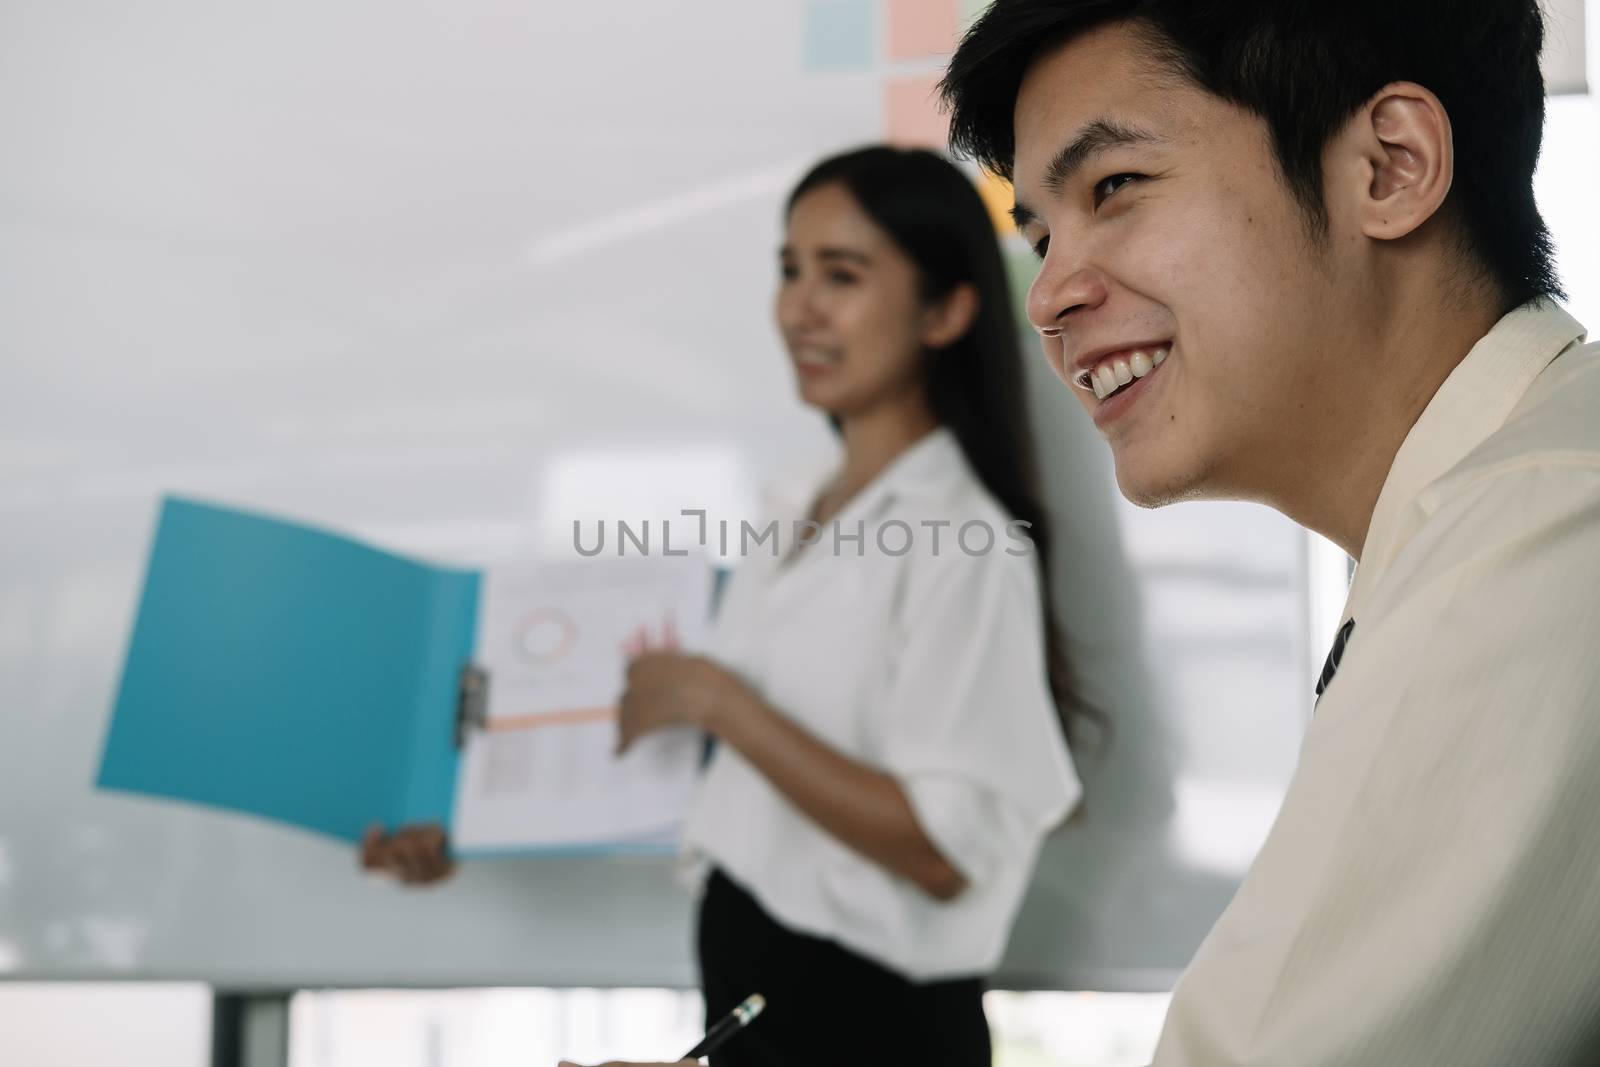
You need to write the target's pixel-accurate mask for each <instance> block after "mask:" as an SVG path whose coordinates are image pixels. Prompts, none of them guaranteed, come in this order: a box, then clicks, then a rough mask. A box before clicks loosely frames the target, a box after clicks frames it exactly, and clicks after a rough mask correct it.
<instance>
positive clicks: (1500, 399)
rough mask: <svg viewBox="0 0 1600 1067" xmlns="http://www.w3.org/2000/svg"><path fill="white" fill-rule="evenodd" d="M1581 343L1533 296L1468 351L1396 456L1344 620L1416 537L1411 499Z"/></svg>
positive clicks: (1562, 315)
mask: <svg viewBox="0 0 1600 1067" xmlns="http://www.w3.org/2000/svg"><path fill="white" fill-rule="evenodd" d="M1583 338H1584V328H1583V326H1582V325H1581V324H1579V322H1578V321H1577V320H1576V319H1574V318H1573V317H1572V316H1571V315H1569V314H1567V313H1566V312H1565V311H1563V310H1562V309H1561V308H1560V307H1557V306H1556V305H1555V304H1554V303H1552V302H1551V301H1549V300H1545V299H1538V300H1533V301H1530V302H1529V303H1526V304H1523V305H1522V306H1521V307H1518V308H1516V309H1514V310H1512V311H1511V312H1509V313H1507V314H1506V315H1505V316H1504V317H1503V318H1501V319H1500V321H1499V322H1497V323H1495V325H1494V327H1493V329H1491V330H1490V331H1489V332H1488V333H1486V334H1484V335H1483V337H1481V338H1479V340H1478V343H1477V344H1475V345H1473V346H1472V350H1471V351H1470V352H1468V353H1467V355H1466V358H1465V359H1463V360H1462V361H1461V362H1460V363H1459V364H1457V366H1456V368H1455V370H1453V371H1451V372H1450V376H1449V377H1448V378H1446V379H1445V380H1444V384H1443V385H1441V386H1440V387H1439V391H1438V392H1437V393H1435V394H1434V396H1433V399H1432V400H1430V401H1429V402H1428V406H1427V408H1425V409H1424V410H1423V412H1422V417H1421V418H1419V419H1418V420H1417V421H1416V424H1415V425H1413V426H1412V427H1411V432H1410V433H1408V434H1406V439H1405V441H1404V442H1402V443H1401V445H1400V450H1399V451H1398V452H1396V453H1395V457H1394V463H1393V464H1392V465H1391V466H1390V468H1389V476H1388V477H1387V478H1386V479H1385V480H1384V483H1383V489H1382V491H1380V492H1379V494H1378V503H1377V506H1376V507H1374V508H1373V511H1372V522H1371V524H1370V525H1369V526H1368V527H1367V538H1366V541H1365V543H1364V544H1363V545H1362V549H1361V563H1360V566H1359V567H1357V568H1356V575H1355V580H1354V581H1353V582H1352V583H1351V587H1350V596H1349V599H1348V600H1347V601H1346V605H1345V618H1347V619H1348V618H1350V617H1351V616H1352V615H1353V614H1354V611H1355V609H1356V607H1357V605H1358V603H1359V602H1360V601H1361V600H1362V599H1363V597H1364V596H1365V595H1366V593H1367V591H1368V590H1370V589H1371V588H1372V586H1373V585H1375V584H1376V583H1377V581H1378V579H1379V578H1380V577H1381V576H1382V574H1383V572H1384V570H1385V569H1386V568H1387V567H1388V565H1389V563H1390V562H1391V561H1393V559H1394V557H1395V555H1396V554H1397V553H1398V552H1399V551H1400V549H1401V547H1402V546H1403V545H1404V544H1405V542H1406V539H1407V538H1408V537H1409V536H1410V535H1411V534H1412V533H1413V532H1415V525H1416V522H1417V517H1416V516H1415V514H1414V513H1413V511H1412V507H1411V505H1412V504H1413V503H1414V502H1415V501H1416V498H1417V497H1418V496H1419V495H1420V494H1421V493H1422V491H1423V490H1424V489H1426V488H1427V487H1428V486H1429V485H1430V484H1432V483H1433V482H1435V481H1437V480H1438V479H1439V478H1441V477H1443V476H1444V475H1445V474H1446V473H1447V472H1448V471H1449V470H1450V469H1451V468H1453V467H1455V466H1456V465H1457V464H1458V463H1460V462H1461V461H1462V460H1463V459H1465V458H1466V457H1467V455H1468V454H1469V453H1470V452H1472V450H1473V449H1475V448H1477V447H1478V446H1479V445H1480V444H1482V443H1483V442H1484V440H1486V439H1487V438H1488V437H1489V436H1490V435H1491V434H1493V433H1494V432H1495V431H1496V430H1498V429H1499V428H1500V427H1501V426H1503V425H1504V424H1505V421H1506V418H1507V417H1508V416H1509V415H1510V414H1511V411H1512V409H1513V408H1514V407H1516V404H1517V401H1519V400H1520V399H1521V398H1522V395H1523V394H1524V393H1526V392H1527V391H1528V387H1529V386H1531V385H1532V384H1533V381H1534V379H1535V378H1537V377H1538V376H1539V374H1540V372H1542V371H1543V370H1544V369H1545V368H1546V367H1548V366H1549V365H1550V364H1551V363H1552V362H1553V361H1554V360H1555V358H1556V357H1557V356H1559V355H1560V354H1561V353H1562V352H1564V351H1566V350H1567V349H1568V348H1570V347H1571V346H1572V345H1573V344H1575V343H1578V342H1581V341H1582V340H1583Z"/></svg>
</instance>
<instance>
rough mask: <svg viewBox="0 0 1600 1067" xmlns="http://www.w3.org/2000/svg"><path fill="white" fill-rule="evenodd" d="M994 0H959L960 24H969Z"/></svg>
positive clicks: (964, 25)
mask: <svg viewBox="0 0 1600 1067" xmlns="http://www.w3.org/2000/svg"><path fill="white" fill-rule="evenodd" d="M993 2H994V0H961V25H962V26H963V27H966V26H970V25H972V24H973V22H975V21H976V20H977V18H978V16H979V15H981V14H983V13H984V12H985V11H987V10H989V5H990V4H991V3H993Z"/></svg>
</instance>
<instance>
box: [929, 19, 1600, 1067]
mask: <svg viewBox="0 0 1600 1067" xmlns="http://www.w3.org/2000/svg"><path fill="white" fill-rule="evenodd" d="M1541 39H1542V25H1541V20H1540V15H1539V11H1538V9H1537V6H1536V4H1535V3H1534V2H1533V0H1454V2H1451V3H1448V4H1447V3H1442V2H1431V3H1430V2H1406V0H1400V2H1393V0H1390V2H1386V3H1383V4H1378V3H1373V2H1370V0H1328V2H1324V3H1310V2H1303V0H1258V2H1247V0H1232V2H1226V3H1196V2H1194V0H1169V2H1160V0H1144V2H1138V0H998V2H997V3H995V4H994V5H993V7H991V8H990V10H989V11H988V13H987V14H986V15H985V16H984V17H983V18H982V19H981V20H980V21H979V22H978V23H976V24H975V25H974V27H973V28H972V29H971V31H970V32H969V33H968V35H967V37H966V39H965V41H964V42H963V44H962V46H961V48H960V50H959V51H958V52H957V54H956V56H955V58H954V60H953V62H952V63H951V66H950V70H949V73H948V75H947V77H946V79H945V83H944V90H945V95H946V99H947V101H948V102H949V104H950V105H951V111H952V141H953V143H954V145H955V146H956V148H957V149H958V150H959V151H962V152H964V153H966V154H969V155H971V156H973V157H975V158H976V159H978V160H979V161H980V162H982V163H983V164H985V165H986V166H988V167H989V168H991V169H993V170H995V171H997V172H998V173H1000V174H1002V175H1005V176H1007V177H1009V178H1011V179H1012V180H1013V182H1014V185H1015V189H1016V200H1017V204H1016V209H1015V216H1016V220H1017V223H1018V225H1019V227H1020V229H1021V231H1022V233H1023V234H1024V235H1025V236H1026V237H1027V239H1028V241H1029V242H1030V243H1031V244H1032V245H1033V246H1034V248H1035V250H1036V251H1037V253H1038V254H1039V256H1040V260H1041V262H1040V266H1039V274H1038V278H1037V280H1036V281H1035V282H1034V284H1033V286H1032V288H1031V290H1030V292H1029V294H1028V305H1027V306H1028V317H1029V319H1030V320H1031V321H1032V323H1033V325H1034V326H1035V327H1036V328H1037V329H1038V330H1039V332H1040V334H1041V335H1042V337H1043V348H1044V353H1045V356H1046V358H1047V359H1049V361H1050V363H1051V364H1052V366H1053V367H1054V368H1055V370H1056V372H1057V374H1058V375H1059V376H1060V377H1061V378H1062V379H1063V381H1064V382H1065V383H1066V384H1067V386H1068V387H1069V388H1071V389H1072V391H1073V392H1074V394H1075V395H1076V396H1077V397H1078V398H1079V400H1080V401H1081V402H1082V403H1083V405H1084V408H1085V410H1086V411H1087V412H1088V413H1089V415H1090V416H1091V417H1092V418H1093V419H1094V421H1095V424H1096V426H1097V427H1098V428H1099V430H1100V432H1101V433H1102V435H1103V436H1104V437H1105V438H1106V440H1107V442H1108V443H1109V444H1110V447H1111V450H1112V453H1113V456H1114V458H1115V463H1116V473H1117V481H1118V484H1119V485H1120V486H1121V488H1122V491H1123V493H1124V494H1125V495H1126V496H1127V497H1128V498H1129V499H1131V500H1133V501H1135V502H1137V503H1140V504H1144V505H1148V506H1156V505H1160V504H1166V503H1170V502H1174V501H1180V500H1188V499H1200V498H1231V499H1244V500H1254V501H1260V502H1263V503H1266V504H1269V505H1271V506H1273V507H1275V508H1277V509H1279V510H1280V511H1282V512H1283V513H1285V514H1286V515H1289V516H1290V517H1292V518H1294V519H1296V520H1297V521H1299V522H1301V523H1303V524H1304V525H1306V526H1308V527H1310V528H1311V529H1313V530H1316V531H1318V532H1319V533H1322V534H1324V535H1325V536H1327V537H1328V538H1330V539H1331V540H1333V541H1334V542H1335V543H1337V544H1339V545H1340V546H1342V547H1343V548H1344V549H1345V550H1346V551H1348V552H1349V553H1350V554H1351V555H1352V556H1354V557H1356V558H1357V559H1358V560H1359V567H1358V570H1357V572H1356V577H1355V580H1354V583H1353V586H1352V589H1351V593H1350V599H1349V601H1348V603H1347V605H1346V609H1345V619H1344V626H1343V627H1342V629H1341V631H1340V638H1339V641H1338V643H1337V645H1336V646H1335V649H1334V650H1333V652H1332V653H1331V654H1330V656H1329V659H1328V663H1327V666H1326V667H1325V669H1324V670H1323V672H1322V677H1321V678H1320V679H1319V680H1318V683H1317V685H1316V690H1317V693H1318V694H1319V706H1318V709H1317V713H1316V715H1315V717H1314V719H1313V722H1312V725H1311V727H1310V729H1309V732H1308V734H1307V737H1306V740H1305V743H1304V747H1303V750H1302V755H1301V761H1300V766H1299V769H1298V771H1297V774H1296V776H1295V779H1294V781H1293V783H1292V785H1291V786H1290V789H1289V793H1288V796H1287V798H1286V800H1285V803H1284V806H1283V808H1282V811H1281V813H1280V815H1279V818H1278V821H1277V823H1276V825H1275V826H1274V828H1273V831H1272V833H1271V835H1270V837H1269V839H1268V841H1267V842H1266V844H1265V846H1264V848H1263V849H1262V851H1261V853H1260V855H1259V857H1258V858H1257V860H1256V862H1255V864H1254V866H1253V867H1252V869H1251V872H1250V874H1249V876H1248V877H1247V879H1246V880H1245V882H1244V884H1243V886H1242V887H1241V889H1240V891H1239V893H1238V895H1237V896H1236V898H1235V899H1234V901H1233V903H1232V904H1231V905H1230V907H1229V908H1228V910H1227V912H1226V913H1225V914H1224V915H1223V917H1222V918H1221V920H1220V921H1219V922H1218V924H1217V926H1216V928H1215V929H1214V930H1213V931H1212V933H1211V935H1210V937H1209V938H1208V939H1207V940H1206V942H1205V944H1204V945H1203V946H1202V947H1201V949H1200V951H1199V953H1198V955H1197V956H1196V958H1195V959H1194V961H1193V963H1192V965H1191V966H1190V968H1189V970H1188V972H1187V973H1186V974H1185V976H1184V978H1183V980H1182V981H1181V982H1180V984H1179V986H1178V988H1177V990H1176V992H1175V994H1174V996H1173V1001H1172V1008H1171V1011H1170V1014H1169V1016H1168V1020H1167V1025H1166V1028H1165V1030H1164V1032H1163V1036H1162V1040H1161V1044H1160V1047H1159V1050H1158V1052H1157V1056H1156V1064H1157V1067H1181V1065H1196V1067H1213V1065H1224V1064H1226V1065H1252V1067H1254V1065H1263V1067H1265V1065H1271V1067H1332V1065H1336V1064H1337V1065H1356V1064H1360V1065H1385V1067H1388V1065H1434V1064H1438V1065H1447V1064H1448V1065H1450V1067H1474V1065H1483V1067H1488V1065H1494V1067H1505V1065H1520V1064H1539V1065H1555V1064H1568V1063H1572V1064H1576V1063H1585V1064H1587V1063H1597V1062H1600V818H1596V816H1595V814H1594V813H1595V811H1596V808H1597V802H1600V351H1597V350H1596V349H1595V348H1592V347H1591V348H1585V347H1583V344H1582V341H1583V328H1582V327H1581V326H1580V325H1579V324H1578V323H1576V322H1575V321H1574V320H1573V319H1572V318H1570V317H1569V316H1568V315H1567V314H1566V313H1565V312H1563V311H1562V310H1560V309H1559V308H1558V307H1556V306H1555V304H1554V303H1552V302H1551V301H1550V299H1549V298H1551V297H1553V296H1556V295H1559V290H1558V289H1557V285H1556V282H1555V278H1554V273H1553V269H1552V265H1551V249H1550V241H1549V237H1548V234H1547V232H1546V230H1545V228H1544V225H1543V223H1542V222H1541V220H1540V218H1539V214H1538V211H1537V208H1536V207H1535V204H1534V199H1533V190H1532V178H1533V169H1534V163H1535V160H1536V159H1537V156H1538V150H1539V141H1540V136H1541V132H1542V123H1543V114H1544V105H1543V84H1542V80H1541V77H1540V73H1539V66H1538V59H1539V50H1540V45H1541Z"/></svg>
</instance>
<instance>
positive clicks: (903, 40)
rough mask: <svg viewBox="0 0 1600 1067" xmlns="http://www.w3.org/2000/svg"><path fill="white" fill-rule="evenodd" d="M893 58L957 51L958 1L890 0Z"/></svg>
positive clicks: (890, 48) (915, 57) (889, 29)
mask: <svg viewBox="0 0 1600 1067" xmlns="http://www.w3.org/2000/svg"><path fill="white" fill-rule="evenodd" d="M888 22H889V26H888V42H889V58H890V59H925V58H927V57H928V56H947V55H949V54H950V53H952V52H954V51H955V50H956V0H888Z"/></svg>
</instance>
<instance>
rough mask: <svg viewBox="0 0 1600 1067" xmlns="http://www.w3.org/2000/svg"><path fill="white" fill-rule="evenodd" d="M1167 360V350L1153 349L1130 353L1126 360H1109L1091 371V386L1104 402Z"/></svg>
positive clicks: (1097, 396) (1122, 358)
mask: <svg viewBox="0 0 1600 1067" xmlns="http://www.w3.org/2000/svg"><path fill="white" fill-rule="evenodd" d="M1166 360H1167V350H1166V349H1165V348H1153V349H1150V350H1149V351H1146V350H1145V349H1142V348H1141V349H1137V350H1136V351H1133V352H1130V353H1129V354H1128V355H1127V357H1126V358H1124V357H1122V356H1118V357H1116V358H1115V359H1108V360H1106V361H1105V362H1103V363H1101V364H1100V365H1099V366H1098V367H1096V368H1095V369H1094V370H1092V371H1090V372H1089V386H1090V387H1091V388H1092V389H1094V395H1095V397H1096V399H1099V400H1104V399H1105V398H1106V397H1108V396H1110V395H1111V394H1112V393H1114V392H1116V391H1117V390H1118V389H1121V388H1122V387H1123V386H1124V385H1127V384H1128V383H1129V382H1131V381H1133V380H1134V379H1135V378H1143V377H1144V376H1145V375H1147V374H1149V373H1150V372H1151V371H1153V370H1155V369H1156V368H1157V367H1159V366H1161V364H1163V363H1165V362H1166Z"/></svg>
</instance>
